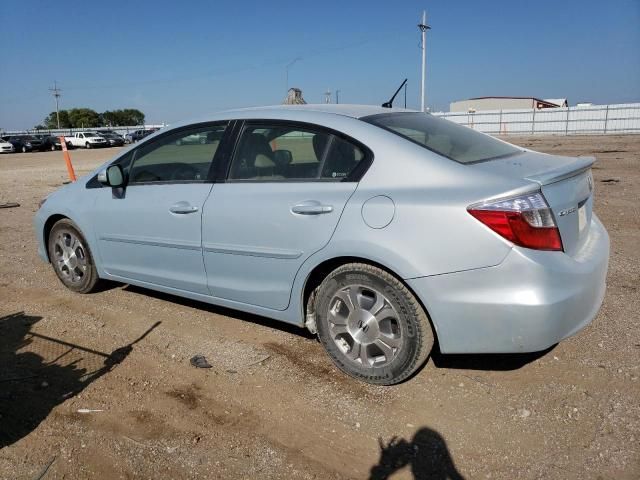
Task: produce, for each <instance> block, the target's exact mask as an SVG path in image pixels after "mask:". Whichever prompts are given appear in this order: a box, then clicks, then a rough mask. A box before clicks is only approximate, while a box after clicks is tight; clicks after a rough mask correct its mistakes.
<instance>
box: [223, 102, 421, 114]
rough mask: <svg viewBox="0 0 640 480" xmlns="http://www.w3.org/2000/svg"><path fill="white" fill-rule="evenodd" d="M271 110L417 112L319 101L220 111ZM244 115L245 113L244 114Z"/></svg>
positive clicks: (333, 112) (339, 112)
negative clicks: (315, 102) (317, 102)
mask: <svg viewBox="0 0 640 480" xmlns="http://www.w3.org/2000/svg"><path fill="white" fill-rule="evenodd" d="M271 111H278V112H286V111H303V112H304V111H307V112H314V113H331V114H334V115H344V116H346V117H352V118H362V117H366V116H369V115H376V114H380V113H393V112H415V110H408V109H405V108H384V107H380V106H377V105H355V104H347V103H344V104H335V103H333V104H331V103H319V104H305V105H270V106H264V107H247V108H237V109H233V110H225V111H223V112H220V113H224V114H233V113H235V112H242V113H243V114H246V113H247V112H256V113H265V112H271ZM243 116H244V115H243Z"/></svg>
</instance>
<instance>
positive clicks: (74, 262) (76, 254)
mask: <svg viewBox="0 0 640 480" xmlns="http://www.w3.org/2000/svg"><path fill="white" fill-rule="evenodd" d="M47 248H48V250H49V259H50V260H51V264H52V265H53V270H54V271H55V272H56V275H57V276H58V278H59V279H60V281H61V282H62V283H63V284H64V286H65V287H67V288H68V289H69V290H73V291H74V292H78V293H90V292H91V291H93V290H94V289H95V288H96V285H97V284H98V281H99V278H98V272H97V270H96V267H95V264H94V263H93V256H92V255H91V250H89V245H88V244H87V241H86V240H85V238H84V236H83V235H82V233H80V230H79V229H78V227H76V225H75V224H74V223H73V222H72V221H71V220H69V219H66V218H65V219H62V220H59V221H58V222H56V224H55V225H54V226H53V228H52V229H51V232H50V233H49V242H48V245H47Z"/></svg>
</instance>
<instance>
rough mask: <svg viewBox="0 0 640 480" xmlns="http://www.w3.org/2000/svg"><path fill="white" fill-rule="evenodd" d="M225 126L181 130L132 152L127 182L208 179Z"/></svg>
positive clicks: (197, 180)
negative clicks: (131, 162) (131, 163)
mask: <svg viewBox="0 0 640 480" xmlns="http://www.w3.org/2000/svg"><path fill="white" fill-rule="evenodd" d="M225 128H226V125H210V126H206V127H199V128H194V129H189V130H181V131H180V132H176V133H173V134H168V135H166V136H163V137H160V138H158V139H156V140H155V141H152V142H150V143H148V144H145V145H143V146H142V147H140V148H139V149H137V150H135V151H134V155H133V165H132V166H131V168H130V169H129V183H150V182H188V181H196V182H199V181H204V180H206V179H207V177H208V174H209V169H210V167H211V164H212V162H213V159H214V156H215V154H216V151H217V149H218V146H219V145H220V141H221V140H222V135H223V134H224V131H225Z"/></svg>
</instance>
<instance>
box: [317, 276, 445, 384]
mask: <svg viewBox="0 0 640 480" xmlns="http://www.w3.org/2000/svg"><path fill="white" fill-rule="evenodd" d="M315 311H316V325H317V328H318V337H319V339H320V342H321V343H322V344H323V345H324V347H325V349H326V350H327V353H328V354H329V356H330V357H331V359H332V360H333V362H334V363H335V364H336V366H337V367H338V368H339V369H340V370H342V371H343V372H345V373H347V374H348V375H351V376H353V377H356V378H358V379H360V380H363V381H365V382H368V383H373V384H378V385H393V384H396V383H399V382H402V381H403V380H405V379H407V378H408V377H410V376H411V375H412V374H413V373H414V372H415V371H416V370H417V369H418V368H420V367H421V366H422V365H424V363H425V362H426V360H427V358H428V356H429V353H430V352H431V349H432V347H433V343H434V336H433V331H432V329H431V324H430V322H429V319H428V317H427V314H426V312H425V311H424V309H423V308H422V306H421V305H420V302H419V301H418V300H417V299H416V298H415V296H414V295H413V294H412V293H411V291H409V289H408V288H407V287H406V286H405V285H404V284H403V283H402V282H401V281H400V280H398V279H397V278H396V277H395V276H393V275H391V274H390V273H389V272H387V271H385V270H382V269H380V268H377V267H374V266H372V265H368V264H362V263H350V264H347V265H343V266H341V267H339V268H337V269H336V270H334V271H333V272H331V273H330V274H329V275H328V276H327V277H326V278H325V279H324V281H323V282H322V284H321V285H320V287H319V289H318V292H317V295H316V303H315Z"/></svg>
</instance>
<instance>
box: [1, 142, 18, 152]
mask: <svg viewBox="0 0 640 480" xmlns="http://www.w3.org/2000/svg"><path fill="white" fill-rule="evenodd" d="M15 151H16V148H15V147H14V146H13V145H12V144H10V143H9V142H7V141H6V140H1V141H0V153H13V152H15Z"/></svg>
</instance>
